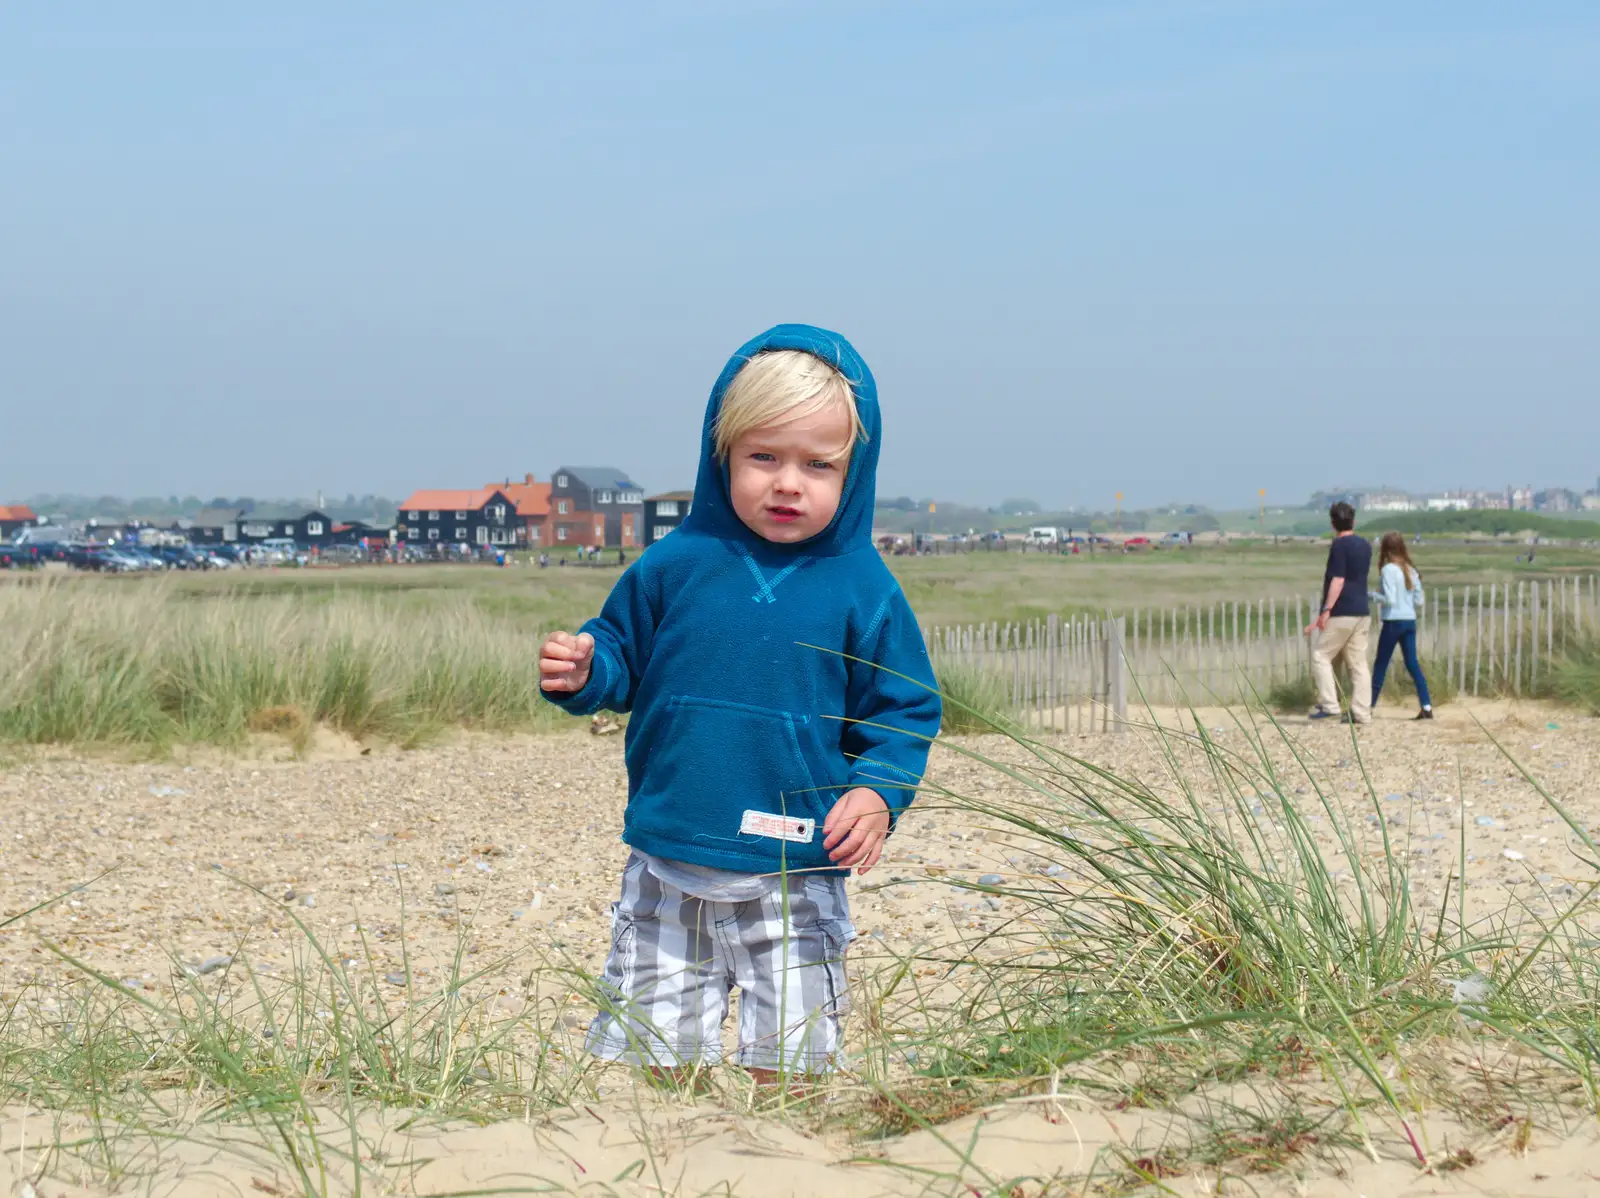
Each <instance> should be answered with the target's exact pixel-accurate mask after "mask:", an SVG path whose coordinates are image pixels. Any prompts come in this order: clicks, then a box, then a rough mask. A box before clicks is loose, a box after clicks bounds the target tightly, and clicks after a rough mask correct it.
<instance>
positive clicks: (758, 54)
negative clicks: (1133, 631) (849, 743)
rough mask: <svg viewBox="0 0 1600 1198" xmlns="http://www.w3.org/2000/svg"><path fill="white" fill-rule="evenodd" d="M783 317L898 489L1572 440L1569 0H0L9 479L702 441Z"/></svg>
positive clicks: (1599, 234)
mask: <svg viewBox="0 0 1600 1198" xmlns="http://www.w3.org/2000/svg"><path fill="white" fill-rule="evenodd" d="M780 320H802V321H811V322H814V323H818V324H824V325H828V326H831V327H834V328H837V329H839V330H841V331H843V332H845V333H846V334H847V335H848V336H850V337H851V338H852V339H853V340H854V341H855V342H856V344H857V346H858V347H859V348H860V349H861V351H862V352H863V354H864V355H865V356H866V358H867V360H868V361H869V362H870V363H871V364H872V365H873V368H874V370H875V372H876V374H877V376H878V379H879V383H880V386H881V389H882V393H883V398H884V421H885V444H884V454H883V463H882V469H881V473H880V477H879V493H880V494H900V493H911V494H914V495H937V496H940V497H947V498H950V499H963V500H971V501H979V502H996V501H998V500H1000V499H1001V498H1003V497H1006V496H1012V495H1026V496H1031V497H1033V498H1036V499H1039V500H1041V501H1043V502H1046V503H1086V504H1095V505H1109V504H1110V503H1111V501H1112V499H1111V497H1112V494H1113V493H1114V492H1115V491H1117V490H1119V489H1120V490H1122V491H1123V492H1125V494H1126V496H1127V503H1128V504H1129V505H1130V506H1143V505H1145V504H1154V503H1160V502H1164V501H1167V500H1171V499H1188V500H1196V501H1200V502H1208V503H1212V504H1215V505H1221V506H1248V505H1251V504H1253V503H1254V499H1255V492H1256V488H1257V487H1258V486H1264V487H1266V488H1267V489H1268V495H1269V501H1270V500H1273V499H1278V500H1292V501H1295V502H1299V501H1301V500H1303V498H1304V497H1305V496H1306V494H1307V493H1308V492H1309V491H1310V490H1311V489H1313V488H1315V487H1318V486H1323V485H1331V484H1334V483H1341V482H1343V483H1351V482H1383V481H1388V482H1393V483H1397V484H1401V485H1410V486H1413V487H1418V488H1422V487H1445V486H1454V485H1461V484H1470V485H1494V486H1498V485H1503V484H1505V483H1506V482H1511V481H1515V482H1519V483H1520V482H1524V481H1527V482H1533V483H1535V484H1543V483H1547V482H1548V483H1566V484H1569V485H1571V484H1576V485H1579V486H1583V487H1588V486H1593V485H1594V483H1595V477H1596V474H1597V473H1600V4H1595V3H1593V0H1572V2H1570V3H1537V2H1535V3H1523V4H1508V3H1504V2H1500V0H1496V2H1493V3H1490V2H1476V0H1452V2H1451V3H1449V4H1433V3H1393V2H1392V0H1391V2H1384V3H1364V2H1356V0H1329V2H1325V3H1247V2H1240V3H1228V2H1226V0H1219V2H1216V3H1204V2H1195V3H1185V2H1182V0H1148V2H1147V0H1104V2H1093V3H1077V2H1072V0H1056V2H1054V3H1005V2H993V3H981V4H980V3H912V2H906V3H892V2H882V3H877V2H872V0H838V2H819V3H801V2H798V0H797V2H794V3H784V2H780V0H770V2H767V0H705V2H700V0H671V2H665V0H664V2H661V3H655V2H651V3H638V4H610V3H585V4H559V5H558V4H534V3H526V2H509V0H508V2H501V3H494V2H487V0H485V2H471V0H467V2H463V3H459V4H440V3H433V2H430V3H419V2H402V0H382V2H378V0H370V2H367V3H342V4H336V5H330V4H326V3H308V2H300V0H276V2H275V3H271V4H232V3H228V4H218V3H215V2H214V0H189V2H179V0H163V2H162V3H159V4H157V3H150V2H144V3H137V2H133V0H129V2H127V3H117V4H89V3H82V2H76V3H74V2H67V0H61V2H51V3H33V4H10V5H6V6H4V7H3V8H0V409H3V420H0V492H4V493H3V494H0V502H4V501H6V500H7V499H9V498H16V497H21V496H23V495H26V494H29V493H31V492H35V491H66V490H73V491H85V492H92V493H102V492H110V493H123V494H129V493H156V494H173V493H176V494H180V495H181V494H185V493H190V492H193V493H197V494H199V495H201V496H202V497H209V496H211V495H213V494H228V495H235V494H254V495H291V494H302V495H303V494H309V493H311V492H313V491H315V490H316V489H318V488H323V489H325V490H327V491H328V492H330V493H340V494H342V493H344V492H346V491H356V492H364V491H381V492H387V493H390V494H394V493H401V492H405V491H408V490H410V489H411V488H413V487H418V486H463V485H470V484H475V483H478V482H480V481H483V480H487V479H489V478H492V477H500V476H504V475H506V474H521V473H522V472H523V471H525V470H533V471H535V472H536V473H537V474H538V475H539V476H540V477H547V476H548V474H549V473H550V471H551V470H552V469H553V468H554V467H555V466H556V465H557V464H559V463H562V462H566V463H571V464H583V463H589V462H594V461H607V462H612V463H615V464H617V465H620V466H622V467H624V468H625V469H628V470H629V471H631V472H633V473H634V474H635V475H636V476H637V477H638V479H639V481H640V482H641V483H643V484H644V485H646V486H648V487H651V488H663V489H664V488H667V487H672V486H681V485H686V484H688V483H690V482H691V481H692V479H693V477H694V456H695V452H696V448H697V435H698V424H699V420H700V413H701V409H702V406H703V403H704V398H705V394H706V391H707V389H708V388H709V386H710V384H711V382H712V380H713V379H714V377H715V376H716V373H717V371H718V369H719V368H720V366H721V364H722V362H723V360H724V359H725V357H726V355H727V354H728V353H729V352H730V351H731V350H732V349H733V348H734V347H735V346H737V345H738V344H739V343H740V342H741V341H743V340H744V339H745V338H746V337H748V336H749V335H751V334H752V333H754V332H756V331H758V330H760V329H761V328H764V327H765V326H767V325H768V324H771V323H773V322H776V321H780Z"/></svg>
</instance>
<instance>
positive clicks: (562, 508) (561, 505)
mask: <svg viewBox="0 0 1600 1198" xmlns="http://www.w3.org/2000/svg"><path fill="white" fill-rule="evenodd" d="M571 510H572V500H570V499H559V500H557V501H556V515H558V516H565V515H566V514H567V513H568V512H570V511H571Z"/></svg>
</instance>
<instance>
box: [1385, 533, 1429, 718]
mask: <svg viewBox="0 0 1600 1198" xmlns="http://www.w3.org/2000/svg"><path fill="white" fill-rule="evenodd" d="M1378 585H1379V586H1381V587H1382V588H1383V590H1382V591H1381V592H1380V591H1373V592H1371V593H1370V598H1371V599H1372V601H1373V602H1374V603H1378V604H1381V605H1382V609H1383V631H1382V632H1381V633H1379V634H1378V660H1377V661H1376V662H1374V663H1373V666H1372V704H1373V706H1374V707H1376V706H1377V704H1378V692H1380V691H1381V690H1383V679H1384V675H1386V674H1387V673H1388V672H1389V659H1390V658H1391V657H1393V656H1394V650H1395V646H1396V645H1398V646H1400V653H1401V656H1402V657H1404V658H1405V663H1406V671H1407V672H1408V673H1409V674H1410V675H1411V681H1413V682H1414V683H1416V684H1417V701H1418V702H1419V703H1420V704H1421V705H1422V710H1421V711H1419V712H1417V716H1416V718H1417V719H1419V720H1431V719H1433V701H1432V700H1431V699H1430V698H1429V696H1428V680H1427V679H1426V678H1424V677H1423V676H1422V663H1421V662H1420V661H1418V660H1417V609H1418V608H1419V607H1421V606H1422V576H1421V575H1420V574H1418V573H1417V568H1416V567H1415V566H1414V565H1412V564H1411V552H1410V550H1409V549H1407V548H1406V539H1405V537H1403V536H1401V535H1400V534H1399V533H1397V532H1386V533H1384V534H1383V539H1382V540H1381V541H1379V542H1378Z"/></svg>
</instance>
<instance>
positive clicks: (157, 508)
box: [22, 493, 397, 521]
mask: <svg viewBox="0 0 1600 1198" xmlns="http://www.w3.org/2000/svg"><path fill="white" fill-rule="evenodd" d="M324 499H325V501H326V502H325V504H324V507H323V510H324V511H326V512H327V513H328V515H330V516H332V517H333V518H334V519H336V520H392V519H394V513H395V507H396V504H397V501H396V500H393V499H390V498H388V497H387V496H384V495H356V494H354V493H351V494H348V495H345V496H344V497H343V498H342V499H341V498H335V497H334V496H331V495H328V496H324ZM22 502H25V503H26V504H27V505H28V506H29V507H31V508H32V509H33V510H34V511H35V512H37V513H39V515H41V516H50V517H59V518H61V519H65V520H105V521H124V520H151V521H156V520H176V519H179V518H181V517H185V516H188V517H192V516H194V515H195V514H196V513H198V512H199V511H201V510H202V509H203V508H214V507H239V508H249V507H256V506H263V505H269V504H270V505H274V506H275V505H278V504H290V505H300V504H304V505H305V506H307V507H310V506H311V505H312V502H313V501H312V500H309V499H304V498H290V499H277V498H273V499H268V498H264V497H263V498H253V497H251V496H249V495H240V496H237V497H229V496H226V495H217V496H213V497H211V498H210V499H202V498H200V496H198V495H182V496H179V495H167V496H161V495H138V496H135V497H133V498H132V499H125V498H123V497H122V496H120V495H75V494H67V493H63V494H42V495H33V496H30V497H29V498H28V499H26V500H23V501H22Z"/></svg>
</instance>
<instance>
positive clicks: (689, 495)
mask: <svg viewBox="0 0 1600 1198" xmlns="http://www.w3.org/2000/svg"><path fill="white" fill-rule="evenodd" d="M693 502H694V492H693V491H664V492H663V493H661V494H660V495H651V496H650V497H649V498H647V499H646V500H645V501H644V544H645V548H647V549H648V548H649V547H650V546H651V545H654V544H655V543H656V542H657V541H659V540H660V539H661V538H662V537H664V536H666V535H667V534H668V533H669V532H671V531H672V530H673V529H674V528H677V527H678V525H680V524H682V523H683V520H684V517H685V516H687V515H688V514H689V508H690V507H691V506H692V505H693Z"/></svg>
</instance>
